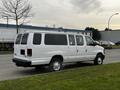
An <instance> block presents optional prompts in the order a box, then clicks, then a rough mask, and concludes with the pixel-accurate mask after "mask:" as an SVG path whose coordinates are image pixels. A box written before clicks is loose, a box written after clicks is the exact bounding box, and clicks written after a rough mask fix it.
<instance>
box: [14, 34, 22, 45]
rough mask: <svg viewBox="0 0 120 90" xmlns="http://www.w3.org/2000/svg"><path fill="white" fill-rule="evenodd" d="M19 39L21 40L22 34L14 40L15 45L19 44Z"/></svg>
mask: <svg viewBox="0 0 120 90" xmlns="http://www.w3.org/2000/svg"><path fill="white" fill-rule="evenodd" d="M21 38H22V34H19V35H18V36H17V38H16V41H15V44H20V41H21Z"/></svg>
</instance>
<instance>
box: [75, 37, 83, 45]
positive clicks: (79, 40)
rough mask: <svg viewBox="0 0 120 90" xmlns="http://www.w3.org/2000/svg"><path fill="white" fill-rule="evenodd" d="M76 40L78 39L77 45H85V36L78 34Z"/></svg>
mask: <svg viewBox="0 0 120 90" xmlns="http://www.w3.org/2000/svg"><path fill="white" fill-rule="evenodd" d="M76 41H77V45H78V46H82V45H84V40H83V37H82V36H80V35H77V36H76Z"/></svg>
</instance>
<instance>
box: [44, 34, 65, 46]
mask: <svg viewBox="0 0 120 90" xmlns="http://www.w3.org/2000/svg"><path fill="white" fill-rule="evenodd" d="M45 44H46V45H67V36H66V35H62V34H46V35H45Z"/></svg>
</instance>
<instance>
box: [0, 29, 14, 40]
mask: <svg viewBox="0 0 120 90" xmlns="http://www.w3.org/2000/svg"><path fill="white" fill-rule="evenodd" d="M15 37H16V30H15V29H11V28H9V29H8V28H0V42H13V41H14V38H15Z"/></svg>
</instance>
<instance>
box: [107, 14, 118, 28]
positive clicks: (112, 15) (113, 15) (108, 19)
mask: <svg viewBox="0 0 120 90" xmlns="http://www.w3.org/2000/svg"><path fill="white" fill-rule="evenodd" d="M118 14H119V13H115V14H113V15H111V16H110V17H109V19H108V30H109V29H110V21H111V19H112V17H113V16H114V15H118Z"/></svg>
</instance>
